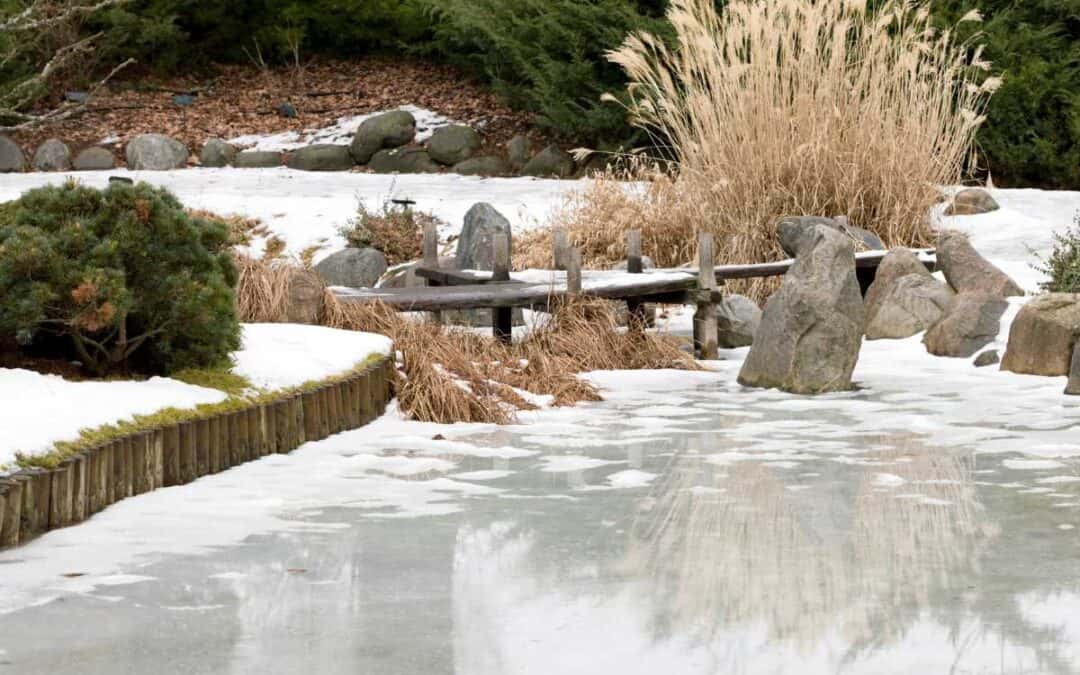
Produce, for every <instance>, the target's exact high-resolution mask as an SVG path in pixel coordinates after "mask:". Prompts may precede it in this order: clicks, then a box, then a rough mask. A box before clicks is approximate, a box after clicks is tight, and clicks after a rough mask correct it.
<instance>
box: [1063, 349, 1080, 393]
mask: <svg viewBox="0 0 1080 675" xmlns="http://www.w3.org/2000/svg"><path fill="white" fill-rule="evenodd" d="M1065 393H1066V394H1068V395H1070V396H1080V342H1077V343H1076V346H1075V347H1073V356H1072V368H1071V369H1070V370H1069V383H1068V384H1067V385H1066V386H1065Z"/></svg>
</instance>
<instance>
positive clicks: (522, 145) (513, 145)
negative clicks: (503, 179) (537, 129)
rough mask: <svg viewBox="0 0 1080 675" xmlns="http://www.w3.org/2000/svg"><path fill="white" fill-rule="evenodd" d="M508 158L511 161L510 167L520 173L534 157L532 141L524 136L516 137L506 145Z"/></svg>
mask: <svg viewBox="0 0 1080 675" xmlns="http://www.w3.org/2000/svg"><path fill="white" fill-rule="evenodd" d="M506 157H507V159H509V160H510V166H511V167H513V169H514V170H515V171H520V170H521V168H522V167H524V166H525V165H526V164H528V163H529V158H530V157H532V141H530V140H529V137H528V136H525V135H522V134H518V135H517V136H514V137H513V138H511V139H510V141H509V142H508V143H507V144H506Z"/></svg>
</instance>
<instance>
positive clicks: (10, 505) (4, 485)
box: [0, 479, 23, 549]
mask: <svg viewBox="0 0 1080 675" xmlns="http://www.w3.org/2000/svg"><path fill="white" fill-rule="evenodd" d="M22 490H23V484H22V482H21V481H17V480H10V479H0V501H2V502H3V504H2V506H0V549H4V548H11V547H12V546H18V545H19V534H20V533H21V530H22V526H21V524H20V523H21V522H22Z"/></svg>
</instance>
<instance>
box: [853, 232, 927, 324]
mask: <svg viewBox="0 0 1080 675" xmlns="http://www.w3.org/2000/svg"><path fill="white" fill-rule="evenodd" d="M909 274H918V275H919V276H926V277H931V278H932V277H933V275H932V274H930V270H928V269H926V265H924V264H922V262H920V261H919V257H918V256H917V255H915V253H914V252H912V251H911V249H907V248H894V249H891V250H890V251H889V252H888V253H886V254H885V257H884V258H882V259H881V262H880V263H878V267H877V272H876V273H875V275H874V283H872V284H870V288H869V289H868V290H867V291H866V298H865V299H864V302H865V304H866V316H867V319H869V318H870V317H871V316H873V314H874V308H875V307H877V305H878V303H879V302H880V301H881V297H882V296H884V295H885V294H886V293H887V292H888V291H889V289H890V288H891V287H892V285H893V284H894V283H895V282H896V280H897V279H901V278H903V277H906V276H908V275H909Z"/></svg>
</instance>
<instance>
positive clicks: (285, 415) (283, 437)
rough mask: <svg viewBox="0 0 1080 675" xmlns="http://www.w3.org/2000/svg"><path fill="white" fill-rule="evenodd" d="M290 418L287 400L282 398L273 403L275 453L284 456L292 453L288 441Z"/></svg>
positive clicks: (290, 411)
mask: <svg viewBox="0 0 1080 675" xmlns="http://www.w3.org/2000/svg"><path fill="white" fill-rule="evenodd" d="M290 417H292V408H291V407H290V405H289V399H287V398H283V399H278V400H277V401H274V438H275V439H276V441H275V445H277V451H278V452H280V453H282V454H286V453H289V452H292V450H293V448H292V447H290V446H291V441H290V439H289V418H290Z"/></svg>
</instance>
